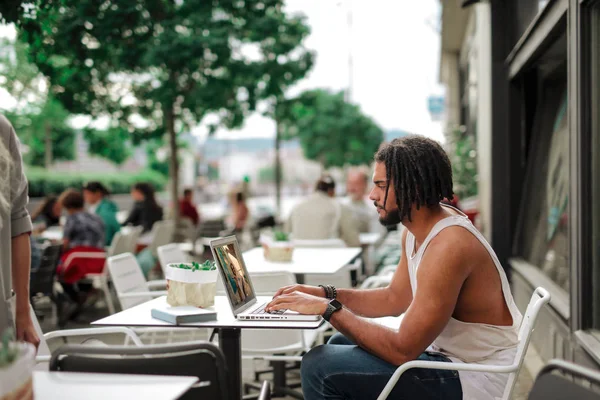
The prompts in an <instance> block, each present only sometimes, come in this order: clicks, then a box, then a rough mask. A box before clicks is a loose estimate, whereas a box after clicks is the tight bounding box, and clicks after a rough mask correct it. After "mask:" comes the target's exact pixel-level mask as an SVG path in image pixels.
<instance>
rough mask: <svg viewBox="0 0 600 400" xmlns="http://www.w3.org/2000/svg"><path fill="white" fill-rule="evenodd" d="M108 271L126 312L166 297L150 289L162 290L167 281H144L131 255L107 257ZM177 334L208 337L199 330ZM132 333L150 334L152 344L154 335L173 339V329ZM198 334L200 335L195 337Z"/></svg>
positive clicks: (183, 330)
mask: <svg viewBox="0 0 600 400" xmlns="http://www.w3.org/2000/svg"><path fill="white" fill-rule="evenodd" d="M107 263H108V270H109V272H110V276H111V278H112V280H113V285H114V287H115V290H116V292H117V298H118V299H119V302H120V303H121V308H122V309H123V310H126V309H128V308H131V307H134V306H136V305H138V304H142V303H145V302H147V301H150V300H152V299H153V298H155V297H160V296H166V295H167V291H166V290H152V289H158V288H160V289H164V288H165V287H166V284H167V281H165V280H156V281H146V278H144V274H143V273H142V269H141V268H140V266H139V264H138V262H137V259H136V258H135V256H134V255H133V254H131V253H125V254H121V255H118V256H114V257H109V258H108V260H107ZM176 331H177V332H179V333H182V334H186V335H187V336H186V337H187V338H189V339H192V340H193V339H196V338H202V339H205V338H206V337H208V330H206V329H199V328H189V329H187V328H177V329H176ZM134 332H136V333H139V334H146V333H150V334H152V338H151V340H152V342H154V340H155V339H157V337H156V333H163V332H166V333H167V341H168V342H171V341H173V340H174V339H175V335H174V332H175V330H173V329H165V328H156V329H155V328H149V329H138V328H136V329H134ZM197 333H200V335H196V334H197Z"/></svg>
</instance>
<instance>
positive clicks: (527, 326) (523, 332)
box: [502, 287, 550, 399]
mask: <svg viewBox="0 0 600 400" xmlns="http://www.w3.org/2000/svg"><path fill="white" fill-rule="evenodd" d="M548 302H550V293H548V291H547V290H546V289H544V288H541V287H538V288H537V289H535V291H534V292H533V295H532V296H531V300H530V301H529V305H528V306H527V310H526V311H525V315H524V316H523V320H522V321H521V327H520V328H519V344H518V346H517V353H516V355H515V360H514V362H513V365H516V366H517V369H516V371H515V372H513V373H511V374H510V375H509V376H508V382H507V384H506V388H505V389H504V395H503V396H502V398H503V399H510V398H511V394H512V391H513V389H514V386H515V382H516V380H517V377H518V375H519V371H520V370H521V366H522V365H523V360H524V358H525V352H526V351H527V347H528V346H529V341H530V339H531V334H532V333H533V328H534V326H535V321H536V320H537V318H538V315H539V313H540V310H541V309H542V307H543V306H544V305H545V304H548Z"/></svg>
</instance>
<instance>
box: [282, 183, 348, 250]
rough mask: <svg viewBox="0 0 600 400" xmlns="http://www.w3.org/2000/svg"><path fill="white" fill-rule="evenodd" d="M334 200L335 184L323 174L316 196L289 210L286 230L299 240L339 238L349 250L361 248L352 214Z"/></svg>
mask: <svg viewBox="0 0 600 400" xmlns="http://www.w3.org/2000/svg"><path fill="white" fill-rule="evenodd" d="M334 197H335V181H334V180H333V178H332V177H331V176H329V175H324V176H323V177H321V179H319V181H318V182H317V186H316V190H315V193H313V194H312V195H311V196H309V197H308V198H307V199H306V200H304V201H303V202H301V203H300V204H298V205H296V206H295V207H294V208H293V209H292V212H291V213H290V217H289V219H288V220H287V222H286V224H285V230H286V231H287V232H289V233H291V234H292V237H293V238H294V239H298V240H326V239H342V240H343V241H344V243H346V246H348V247H358V246H360V237H359V234H358V226H357V224H356V220H355V219H354V216H353V215H352V212H351V211H350V210H349V209H348V207H346V206H345V205H342V204H340V203H339V202H338V201H337V200H336V199H335V198H334Z"/></svg>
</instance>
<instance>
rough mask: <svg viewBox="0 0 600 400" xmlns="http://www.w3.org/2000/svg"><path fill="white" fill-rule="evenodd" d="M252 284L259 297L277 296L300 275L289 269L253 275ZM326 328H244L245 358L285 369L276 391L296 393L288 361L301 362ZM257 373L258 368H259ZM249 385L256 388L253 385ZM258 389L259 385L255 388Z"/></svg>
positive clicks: (281, 373)
mask: <svg viewBox="0 0 600 400" xmlns="http://www.w3.org/2000/svg"><path fill="white" fill-rule="evenodd" d="M250 276H251V278H252V286H253V287H254V292H255V294H256V295H257V296H273V295H274V294H275V293H276V292H277V291H278V290H279V289H280V288H281V287H283V286H290V285H294V284H296V277H295V275H294V274H292V273H291V272H288V271H281V272H264V273H254V274H250ZM320 335H322V331H317V330H293V329H271V330H269V329H256V330H253V329H244V330H243V331H242V358H243V359H246V360H253V361H255V360H265V361H271V362H273V368H275V369H279V370H280V371H281V370H282V372H280V373H278V374H277V373H276V374H275V376H280V377H283V382H281V381H275V390H274V392H275V393H284V394H285V393H287V394H295V392H293V391H292V390H290V389H289V388H287V387H279V386H278V385H283V386H286V385H287V383H285V369H286V366H285V363H286V362H288V361H294V362H300V361H301V360H302V353H304V352H308V351H309V350H310V349H311V347H312V345H313V344H314V343H315V342H316V341H317V339H318V338H319V336H320ZM255 373H256V371H255ZM246 386H249V387H254V385H253V384H246ZM255 389H258V387H255Z"/></svg>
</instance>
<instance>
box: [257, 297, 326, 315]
mask: <svg viewBox="0 0 600 400" xmlns="http://www.w3.org/2000/svg"><path fill="white" fill-rule="evenodd" d="M328 303H329V300H328V299H325V298H323V297H317V296H312V295H310V294H306V293H302V292H292V293H289V294H282V295H280V296H277V297H276V298H274V299H273V300H272V301H271V302H270V303H269V304H267V307H266V310H267V312H271V311H277V310H292V311H296V312H299V313H300V314H305V315H323V313H325V310H326V309H327V304H328Z"/></svg>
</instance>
